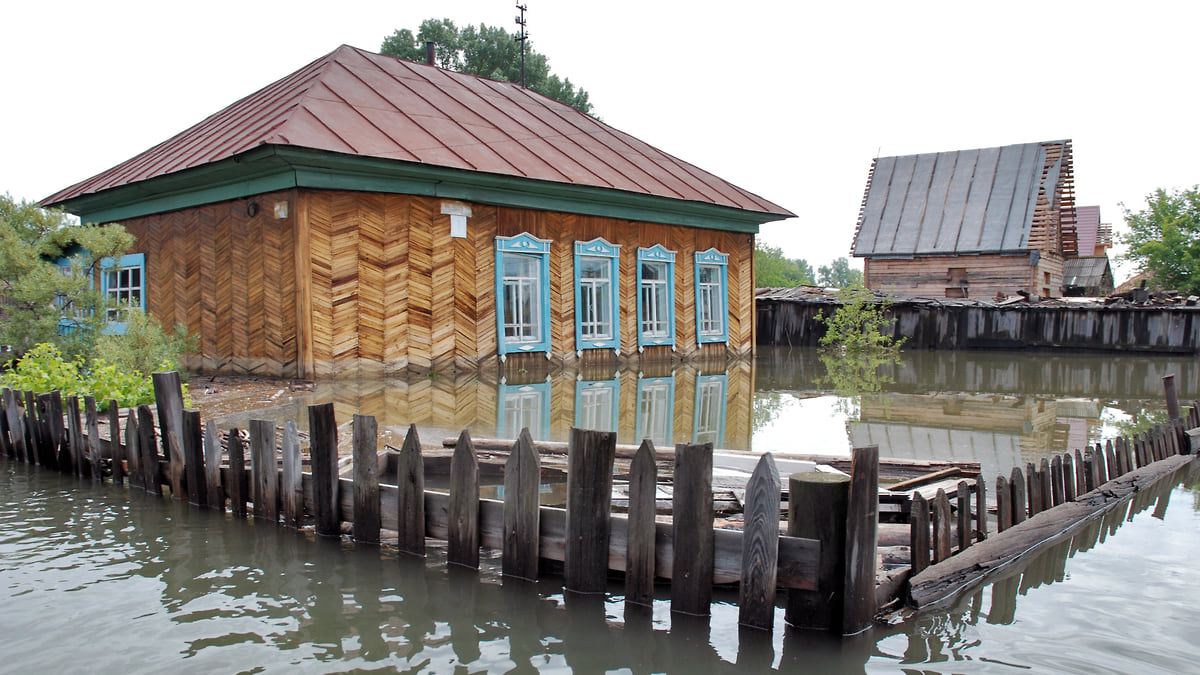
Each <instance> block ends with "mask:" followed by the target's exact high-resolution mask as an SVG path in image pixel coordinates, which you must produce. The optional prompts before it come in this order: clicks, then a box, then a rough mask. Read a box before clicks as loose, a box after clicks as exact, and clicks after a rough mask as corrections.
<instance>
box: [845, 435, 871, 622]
mask: <svg viewBox="0 0 1200 675" xmlns="http://www.w3.org/2000/svg"><path fill="white" fill-rule="evenodd" d="M878 533H879V446H878V445H868V446H866V447H863V448H854V449H853V450H852V454H851V461H850V498H849V503H848V506H847V508H846V591H845V596H844V597H843V601H844V602H843V609H842V634H843V635H854V634H856V633H861V632H862V631H864V630H866V629H868V628H870V627H871V624H872V622H873V621H874V618H875V573H876V569H875V568H876V563H875V550H876V546H877V545H878Z"/></svg>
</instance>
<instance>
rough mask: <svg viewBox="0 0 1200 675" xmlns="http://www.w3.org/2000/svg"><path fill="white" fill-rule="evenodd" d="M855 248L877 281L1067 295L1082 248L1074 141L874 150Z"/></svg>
mask: <svg viewBox="0 0 1200 675" xmlns="http://www.w3.org/2000/svg"><path fill="white" fill-rule="evenodd" d="M853 254H854V255H855V256H858V257H861V258H863V259H864V265H863V268H864V269H863V272H864V277H865V281H866V284H867V286H868V287H869V288H872V289H876V290H882V291H890V292H893V293H896V294H902V295H917V296H925V297H950V298H980V299H989V300H990V299H994V298H996V297H997V296H999V297H1005V296H1011V295H1015V294H1017V293H1019V292H1026V293H1030V294H1033V295H1038V296H1042V297H1058V296H1060V295H1061V294H1062V286H1063V261H1064V260H1065V259H1066V258H1069V257H1073V256H1075V255H1076V233H1075V194H1074V167H1073V164H1072V159H1071V142H1070V141H1047V142H1042V143H1024V144H1020V145H1008V146H1004V147H999V148H983V149H978V150H960V151H955V152H938V153H929V154H921V155H907V156H900V157H880V158H878V159H876V160H875V161H874V162H873V163H872V165H871V171H870V174H869V176H868V178H867V188H866V192H865V195H864V197H863V204H862V210H861V212H860V213H859V218H858V226H857V229H856V231H855V235H854V247H853Z"/></svg>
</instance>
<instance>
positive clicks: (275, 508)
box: [250, 420, 279, 523]
mask: <svg viewBox="0 0 1200 675" xmlns="http://www.w3.org/2000/svg"><path fill="white" fill-rule="evenodd" d="M275 432H276V430H275V422H272V421H270V420H250V471H251V485H252V487H251V497H250V499H251V500H253V501H254V517H255V518H257V519H259V520H266V521H270V522H272V523H277V522H279V472H278V471H277V469H276V466H277V464H276V461H275Z"/></svg>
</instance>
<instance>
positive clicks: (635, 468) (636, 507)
mask: <svg viewBox="0 0 1200 675" xmlns="http://www.w3.org/2000/svg"><path fill="white" fill-rule="evenodd" d="M657 488H658V465H657V464H655V463H654V444H653V443H652V442H650V440H649V439H646V440H643V441H642V444H641V446H640V447H638V450H637V453H636V454H635V455H634V456H633V461H632V462H630V464H629V514H628V521H627V522H628V527H627V535H626V541H625V604H626V605H627V606H628V605H651V604H653V602H654V533H655V527H654V522H655V521H654V514H655V493H656V491H657Z"/></svg>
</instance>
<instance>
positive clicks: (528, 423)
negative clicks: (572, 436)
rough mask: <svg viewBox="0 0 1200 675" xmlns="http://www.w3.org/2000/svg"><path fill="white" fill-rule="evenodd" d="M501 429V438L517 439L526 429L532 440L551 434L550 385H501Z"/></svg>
mask: <svg viewBox="0 0 1200 675" xmlns="http://www.w3.org/2000/svg"><path fill="white" fill-rule="evenodd" d="M499 417H500V420H501V423H502V425H503V427H502V428H501V429H500V436H501V437H502V438H516V437H517V435H518V434H520V433H521V429H524V428H528V429H529V433H530V435H532V436H533V437H534V439H545V438H547V437H549V435H550V433H549V432H550V383H548V382H543V383H540V384H525V385H521V386H519V387H509V386H506V385H501V386H500V416H499Z"/></svg>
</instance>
